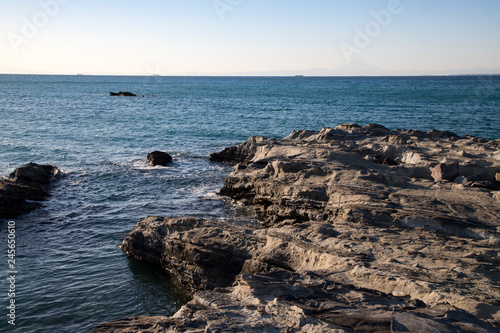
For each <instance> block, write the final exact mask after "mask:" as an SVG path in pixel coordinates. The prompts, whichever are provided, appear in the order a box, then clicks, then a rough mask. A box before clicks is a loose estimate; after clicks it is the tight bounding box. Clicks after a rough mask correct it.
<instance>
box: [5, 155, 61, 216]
mask: <svg viewBox="0 0 500 333" xmlns="http://www.w3.org/2000/svg"><path fill="white" fill-rule="evenodd" d="M59 174H60V171H59V169H58V168H56V167H54V166H52V165H39V164H36V163H29V164H26V165H24V166H22V167H19V168H17V169H16V170H15V171H14V172H12V173H11V174H10V176H9V178H6V179H0V218H16V217H18V216H20V215H23V214H27V213H30V212H32V211H33V210H35V209H38V208H40V207H41V203H40V201H43V200H45V198H46V197H47V196H48V193H47V191H46V186H47V185H48V184H49V183H50V181H51V179H52V178H53V177H54V176H55V175H59Z"/></svg>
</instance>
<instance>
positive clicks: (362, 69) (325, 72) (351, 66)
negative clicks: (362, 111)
mask: <svg viewBox="0 0 500 333" xmlns="http://www.w3.org/2000/svg"><path fill="white" fill-rule="evenodd" d="M474 74H476V75H495V74H500V68H494V69H490V68H473V69H449V70H399V71H391V70H386V69H383V68H379V67H375V66H372V65H370V64H368V63H366V62H364V61H363V60H361V59H354V60H353V61H351V62H350V63H348V64H346V65H343V66H340V67H337V68H335V69H327V68H310V69H305V70H280V71H254V72H233V73H224V74H221V73H211V74H208V73H183V74H175V75H214V76H220V75H222V76H297V75H299V76H301V75H303V76H424V75H474Z"/></svg>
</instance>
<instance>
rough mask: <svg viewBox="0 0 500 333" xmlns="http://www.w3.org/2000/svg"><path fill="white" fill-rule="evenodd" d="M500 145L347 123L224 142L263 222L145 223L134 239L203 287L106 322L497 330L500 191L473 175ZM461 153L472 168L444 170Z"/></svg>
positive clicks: (128, 246) (238, 182)
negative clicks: (184, 299)
mask: <svg viewBox="0 0 500 333" xmlns="http://www.w3.org/2000/svg"><path fill="white" fill-rule="evenodd" d="M499 147H500V142H499V141H498V140H496V141H490V142H487V141H486V140H484V139H480V138H474V137H458V136H456V135H454V134H453V133H449V132H438V131H429V132H419V131H411V130H398V131H391V130H389V129H386V128H385V127H383V126H379V125H368V126H364V127H361V126H359V125H353V124H344V125H340V126H338V127H336V128H335V129H331V128H324V129H322V130H321V131H319V132H316V131H296V132H293V133H292V134H291V135H290V136H288V137H286V138H283V139H266V138H260V137H253V138H250V139H249V140H247V142H245V143H243V144H241V145H239V146H237V147H233V148H229V149H226V150H224V151H223V152H221V153H220V154H214V155H212V159H213V160H218V161H224V162H227V163H231V162H232V163H237V164H236V165H235V169H234V172H233V173H232V174H231V175H230V176H229V177H228V178H227V179H226V182H225V184H224V187H223V188H222V189H221V193H222V194H224V195H228V196H230V197H232V198H234V199H235V200H240V201H241V202H243V203H245V204H247V205H252V206H254V207H255V208H256V211H257V212H258V214H259V216H260V218H261V220H262V225H259V226H257V227H252V226H239V225H234V224H230V223H226V222H221V221H208V220H200V219H192V218H177V219H165V218H155V217H148V218H146V219H145V220H144V221H141V222H139V223H138V224H137V226H136V228H135V229H134V230H133V231H132V233H131V234H130V236H129V237H128V238H127V239H125V240H124V242H123V244H122V248H123V249H124V250H125V251H126V252H127V253H128V254H129V255H131V256H134V257H136V258H139V259H144V260H149V261H152V262H159V263H161V264H162V265H163V266H164V267H165V268H166V269H167V270H168V271H170V272H171V273H173V274H175V275H176V276H177V277H178V278H179V279H180V280H181V281H182V282H183V283H184V284H186V285H187V286H189V287H190V288H191V289H192V290H199V291H198V292H196V293H195V294H194V298H193V300H192V301H191V302H189V303H188V304H187V305H185V306H184V307H182V308H181V310H179V311H178V312H177V313H176V314H175V315H174V316H173V317H171V318H167V317H154V318H150V317H132V318H127V319H124V320H122V321H118V322H115V323H107V324H103V325H100V326H98V327H97V328H96V329H95V330H94V332H127V331H130V332H132V331H134V329H136V330H137V329H139V328H140V329H144V330H146V331H148V332H163V331H189V330H191V331H205V330H210V331H221V332H222V331H231V330H232V331H250V332H281V331H283V330H287V331H300V332H353V331H356V332H497V331H498V330H499V329H500V303H499V302H498V300H499V299H500V288H499V287H500V286H499V282H498V281H500V271H499V269H498V267H500V258H499V250H500V192H499V191H495V190H493V189H491V188H485V187H477V186H474V185H473V184H474V182H480V181H486V180H487V181H490V182H493V181H496V180H495V179H494V177H495V176H496V174H498V172H499V171H500V151H499ZM233 155H234V158H231V156H233ZM381 157H383V158H381ZM389 159H390V160H392V161H394V162H395V163H389V164H390V165H388V163H384V161H387V160H389ZM450 162H456V163H458V166H459V167H458V173H459V177H464V179H468V180H470V181H462V179H460V181H456V182H450V180H451V179H448V180H443V181H435V180H434V179H433V177H432V171H431V169H432V168H435V167H436V166H437V165H439V164H440V163H450ZM492 178H493V180H492ZM233 281H234V283H233Z"/></svg>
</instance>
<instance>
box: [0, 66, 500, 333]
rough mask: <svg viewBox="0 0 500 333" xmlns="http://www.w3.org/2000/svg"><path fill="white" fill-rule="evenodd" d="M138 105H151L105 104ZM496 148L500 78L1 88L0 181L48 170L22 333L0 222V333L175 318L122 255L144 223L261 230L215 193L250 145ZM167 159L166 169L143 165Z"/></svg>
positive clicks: (26, 261) (32, 232)
mask: <svg viewBox="0 0 500 333" xmlns="http://www.w3.org/2000/svg"><path fill="white" fill-rule="evenodd" d="M110 91H114V92H118V91H131V92H134V93H137V94H140V95H145V96H144V97H137V98H135V97H110V96H109V92H110ZM347 122H350V123H358V124H361V125H366V124H368V123H378V124H382V125H385V126H386V127H389V128H391V129H398V128H412V129H419V130H429V129H438V130H447V131H452V132H455V133H457V134H459V135H464V134H469V135H475V136H481V137H485V138H487V139H490V140H491V139H497V138H500V76H463V77H460V76H456V77H392V78H391V77H379V78H374V77H337V78H309V77H281V78H280V77H267V78H265V77H156V76H155V77H110V76H107V77H106V76H103V77H99V76H29V75H0V138H1V140H0V175H2V176H8V175H9V174H10V173H11V172H12V171H13V170H14V169H15V168H16V167H18V166H21V165H23V164H26V163H29V162H36V163H41V164H52V165H55V166H57V167H59V168H60V169H61V170H62V171H63V172H64V176H63V177H62V178H60V179H57V180H56V181H54V182H53V184H52V185H51V186H50V187H51V194H52V195H51V197H50V198H49V199H48V200H47V201H46V202H45V203H44V206H43V208H41V209H39V210H37V211H35V212H33V213H31V214H29V215H26V216H23V217H20V218H17V219H15V220H14V222H15V226H16V236H17V237H16V241H17V243H16V269H17V272H18V273H17V275H16V296H15V301H16V321H15V323H16V326H11V325H9V324H8V323H7V320H8V319H9V318H8V317H7V313H8V310H7V306H8V302H9V299H10V298H8V297H7V292H8V289H9V285H8V283H7V271H8V267H7V260H8V258H7V245H6V244H7V236H8V233H7V223H8V221H7V220H0V253H1V255H0V272H1V276H0V278H1V281H3V282H0V302H1V306H0V308H1V309H3V310H0V331H1V332H32V333H33V332H89V331H90V330H91V329H92V328H93V327H94V326H96V325H97V324H99V323H102V322H106V321H112V320H118V319H121V318H124V317H127V316H132V315H172V314H173V313H174V312H175V311H176V310H177V309H178V308H179V307H180V306H181V305H182V304H184V303H186V302H187V301H189V299H190V295H189V293H188V292H187V291H186V290H184V289H183V288H182V286H180V285H178V284H177V283H176V281H175V280H174V279H172V278H170V277H169V276H168V275H167V274H165V273H164V272H163V271H162V270H161V269H159V268H158V267H156V266H153V265H150V264H146V263H142V262H138V261H135V260H131V259H129V258H127V257H126V256H125V254H124V253H123V252H122V251H121V250H120V249H119V248H118V245H119V244H120V243H121V241H122V239H123V238H124V237H125V236H126V235H127V234H128V233H129V232H130V231H131V230H132V229H133V227H134V226H135V224H136V223H137V222H138V221H140V220H141V219H143V218H144V217H145V216H147V215H161V216H169V217H173V216H185V215H189V216H197V217H207V218H212V219H219V220H229V221H234V223H252V222H253V216H252V214H251V211H250V210H248V209H245V208H243V207H240V206H238V205H236V204H234V203H232V202H230V201H228V200H225V199H224V198H221V197H219V196H218V195H217V194H216V192H217V190H218V189H219V188H220V187H221V186H222V184H223V181H224V179H225V177H226V176H227V175H228V174H229V173H230V172H231V170H232V168H231V167H230V166H225V165H220V164H216V163H211V162H210V161H209V159H208V157H209V154H210V153H212V152H216V151H219V150H221V149H223V148H224V147H226V146H229V145H234V144H237V143H239V142H242V141H245V140H246V139H247V138H248V137H249V136H252V135H262V136H270V137H282V136H286V135H288V134H290V132H292V131H293V130H297V129H311V130H320V129H321V127H334V126H336V125H338V124H341V123H347ZM153 150H164V151H167V152H169V153H170V154H171V155H172V156H173V157H174V160H175V161H174V163H173V164H171V165H170V166H168V167H164V168H163V167H150V166H148V165H147V163H146V155H147V154H148V153H149V152H151V151H153Z"/></svg>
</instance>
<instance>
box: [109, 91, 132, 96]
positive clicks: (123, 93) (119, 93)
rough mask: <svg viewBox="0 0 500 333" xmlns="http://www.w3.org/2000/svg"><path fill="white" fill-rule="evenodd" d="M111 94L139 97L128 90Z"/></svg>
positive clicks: (111, 93)
mask: <svg viewBox="0 0 500 333" xmlns="http://www.w3.org/2000/svg"><path fill="white" fill-rule="evenodd" d="M109 96H121V97H137V95H136V94H133V93H131V92H128V91H120V92H117V93H115V92H110V93H109Z"/></svg>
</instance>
